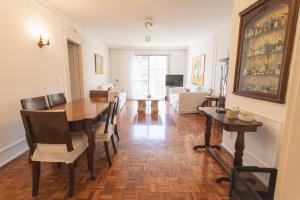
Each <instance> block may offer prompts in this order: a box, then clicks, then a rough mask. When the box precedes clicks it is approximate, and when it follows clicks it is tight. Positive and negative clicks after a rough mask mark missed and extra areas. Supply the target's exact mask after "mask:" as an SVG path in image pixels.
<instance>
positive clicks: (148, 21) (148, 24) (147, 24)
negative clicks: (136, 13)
mask: <svg viewBox="0 0 300 200" xmlns="http://www.w3.org/2000/svg"><path fill="white" fill-rule="evenodd" d="M144 25H145V28H151V27H152V26H153V20H152V18H151V17H146V18H145V21H144Z"/></svg>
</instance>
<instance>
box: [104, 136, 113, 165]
mask: <svg viewBox="0 0 300 200" xmlns="http://www.w3.org/2000/svg"><path fill="white" fill-rule="evenodd" d="M104 147H105V153H106V159H107V161H108V164H109V166H110V167H111V166H112V164H111V159H110V155H109V147H108V142H107V141H105V142H104Z"/></svg>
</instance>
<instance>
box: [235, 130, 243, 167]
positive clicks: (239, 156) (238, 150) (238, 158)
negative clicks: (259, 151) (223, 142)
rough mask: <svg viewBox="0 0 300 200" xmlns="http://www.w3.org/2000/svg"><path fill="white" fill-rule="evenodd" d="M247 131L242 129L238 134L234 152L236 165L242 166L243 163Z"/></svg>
mask: <svg viewBox="0 0 300 200" xmlns="http://www.w3.org/2000/svg"><path fill="white" fill-rule="evenodd" d="M244 138H245V132H243V131H240V132H238V134H237V138H236V140H235V153H234V160H233V165H234V166H242V165H243V152H244V149H245V139H244Z"/></svg>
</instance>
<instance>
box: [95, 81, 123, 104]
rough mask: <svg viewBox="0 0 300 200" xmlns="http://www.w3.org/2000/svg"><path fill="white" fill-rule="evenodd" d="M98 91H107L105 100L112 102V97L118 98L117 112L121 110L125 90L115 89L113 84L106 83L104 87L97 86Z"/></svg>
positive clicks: (121, 88)
mask: <svg viewBox="0 0 300 200" xmlns="http://www.w3.org/2000/svg"><path fill="white" fill-rule="evenodd" d="M97 90H99V91H107V100H108V101H112V100H113V99H114V97H116V96H118V97H119V110H121V109H122V108H123V107H124V105H125V104H126V88H125V87H115V86H114V85H113V83H107V84H105V85H101V86H98V89H97Z"/></svg>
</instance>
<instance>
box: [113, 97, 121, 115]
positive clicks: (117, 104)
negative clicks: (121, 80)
mask: <svg viewBox="0 0 300 200" xmlns="http://www.w3.org/2000/svg"><path fill="white" fill-rule="evenodd" d="M116 100H117V103H116V106H115V112H114V113H115V115H116V114H117V112H118V108H119V102H120V97H118V96H116Z"/></svg>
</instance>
